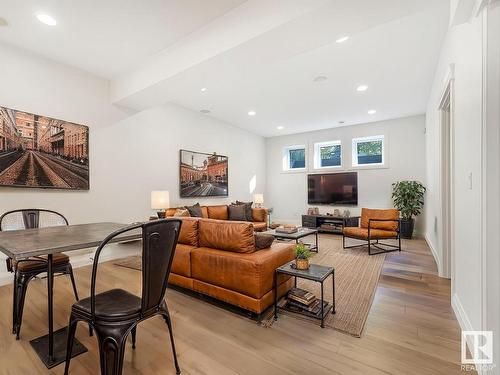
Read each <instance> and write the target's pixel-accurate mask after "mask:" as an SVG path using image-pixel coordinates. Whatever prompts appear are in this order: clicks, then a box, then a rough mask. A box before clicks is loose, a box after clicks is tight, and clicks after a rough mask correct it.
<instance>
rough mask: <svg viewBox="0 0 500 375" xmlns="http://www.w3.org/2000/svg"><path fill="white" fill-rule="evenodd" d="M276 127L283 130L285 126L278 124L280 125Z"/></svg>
mask: <svg viewBox="0 0 500 375" xmlns="http://www.w3.org/2000/svg"><path fill="white" fill-rule="evenodd" d="M276 129H278V130H283V129H285V127H284V126H281V125H280V126H277V127H276Z"/></svg>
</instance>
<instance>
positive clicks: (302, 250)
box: [295, 242, 312, 270]
mask: <svg viewBox="0 0 500 375" xmlns="http://www.w3.org/2000/svg"><path fill="white" fill-rule="evenodd" d="M311 256H312V253H311V251H310V250H309V249H308V248H307V246H306V245H304V244H303V243H302V242H299V243H298V244H297V245H295V267H296V268H297V269H298V270H308V269H309V258H311Z"/></svg>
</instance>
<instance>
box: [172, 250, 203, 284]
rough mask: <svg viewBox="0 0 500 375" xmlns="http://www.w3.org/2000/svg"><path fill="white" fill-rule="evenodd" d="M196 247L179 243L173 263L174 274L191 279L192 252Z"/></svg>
mask: <svg viewBox="0 0 500 375" xmlns="http://www.w3.org/2000/svg"><path fill="white" fill-rule="evenodd" d="M194 249H197V247H196V246H190V245H184V244H181V243H178V244H177V246H176V247H175V255H174V260H173V261H172V272H173V273H176V274H178V275H182V276H187V277H191V251H192V250H194Z"/></svg>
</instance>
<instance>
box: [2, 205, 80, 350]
mask: <svg viewBox="0 0 500 375" xmlns="http://www.w3.org/2000/svg"><path fill="white" fill-rule="evenodd" d="M17 212H20V213H21V214H22V215H23V224H24V229H33V228H38V227H39V219H40V212H48V213H51V214H54V215H57V216H58V217H59V218H60V219H62V220H63V221H64V222H65V223H66V225H69V223H68V220H67V219H66V217H64V215H62V214H60V213H59V212H56V211H52V210H46V209H39V208H30V209H18V210H12V211H8V212H6V213H4V214H3V215H2V216H0V231H3V230H5V228H3V226H2V223H3V221H4V219H5V218H6V217H7V216H9V215H11V214H14V213H17ZM5 261H6V263H7V271H9V272H13V273H14V287H13V297H12V300H13V303H12V334H14V335H16V340H19V335H20V333H21V323H22V319H23V310H24V301H25V298H26V291H27V289H28V284H29V282H30V281H31V280H32V279H33V278H36V277H37V276H38V275H39V274H41V273H46V272H47V271H48V262H47V259H44V258H42V257H30V258H28V259H22V260H18V261H17V265H18V266H19V264H22V263H26V262H30V263H32V262H39V263H40V267H36V268H33V269H28V270H19V269H18V268H19V267H14V262H13V259H12V258H7V259H6V260H5ZM52 267H53V268H52V269H53V271H54V273H57V274H60V275H68V276H69V277H70V279H71V285H72V286H73V293H74V295H75V299H76V300H77V301H78V291H77V289H76V283H75V277H74V275H73V267H72V266H71V263H69V262H68V263H63V264H53V266H52ZM48 282H51V283H53V280H49V281H48Z"/></svg>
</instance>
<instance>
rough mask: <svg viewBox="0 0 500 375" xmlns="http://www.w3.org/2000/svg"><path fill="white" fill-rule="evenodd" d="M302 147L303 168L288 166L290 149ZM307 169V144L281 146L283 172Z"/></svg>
mask: <svg viewBox="0 0 500 375" xmlns="http://www.w3.org/2000/svg"><path fill="white" fill-rule="evenodd" d="M300 148H303V149H304V158H305V163H304V168H290V150H297V149H300ZM306 170H307V146H306V145H304V144H302V145H293V146H285V147H283V172H289V173H293V172H304V171H306Z"/></svg>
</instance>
